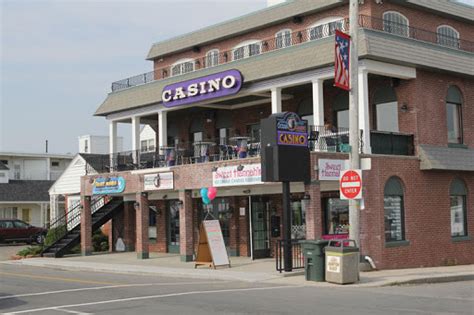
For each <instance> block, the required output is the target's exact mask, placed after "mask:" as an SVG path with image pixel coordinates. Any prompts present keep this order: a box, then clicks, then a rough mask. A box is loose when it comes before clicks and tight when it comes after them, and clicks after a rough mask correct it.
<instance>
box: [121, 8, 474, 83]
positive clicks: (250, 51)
mask: <svg viewBox="0 0 474 315" xmlns="http://www.w3.org/2000/svg"><path fill="white" fill-rule="evenodd" d="M359 25H360V27H361V28H365V29H371V30H377V31H382V32H385V33H390V34H393V35H398V36H401V37H406V38H411V39H414V40H419V41H424V42H429V43H432V44H437V45H440V46H444V47H449V48H453V49H459V50H463V51H468V52H474V42H471V41H467V40H464V39H460V38H456V37H450V36H446V35H443V34H439V33H437V32H432V31H428V30H424V29H420V28H415V27H411V26H407V25H404V24H398V23H395V22H391V21H387V20H383V19H379V18H375V17H371V16H366V15H360V16H359ZM336 29H340V30H342V31H344V32H348V30H349V20H348V19H341V20H339V21H334V22H330V23H327V24H323V25H318V26H315V27H312V28H306V29H300V30H296V31H294V32H291V33H290V32H288V33H286V34H284V35H282V36H276V37H270V38H264V39H262V40H261V41H260V42H259V43H257V44H250V45H247V46H243V47H239V48H237V49H231V50H226V51H220V52H219V53H217V54H212V55H211V54H210V55H202V56H200V57H197V58H195V59H194V62H191V63H190V64H188V63H186V65H185V66H179V65H178V67H177V68H175V69H173V67H174V66H166V67H160V68H156V69H155V70H153V71H150V72H146V73H143V74H139V75H136V76H133V77H129V78H126V79H123V80H119V81H116V82H113V83H112V91H118V90H122V89H126V88H129V87H133V86H137V85H142V84H146V83H149V82H152V81H156V80H161V79H165V78H168V77H170V76H177V75H181V74H185V73H188V72H192V71H197V70H200V69H206V68H210V67H214V66H217V65H222V64H227V63H230V62H233V61H236V60H240V59H245V58H252V57H254V56H257V55H260V54H263V53H267V52H270V51H275V50H279V49H284V48H287V47H291V46H295V45H299V44H302V43H306V42H309V41H312V40H318V39H321V38H325V37H328V36H332V35H334V33H335V30H336ZM175 66H177V65H175Z"/></svg>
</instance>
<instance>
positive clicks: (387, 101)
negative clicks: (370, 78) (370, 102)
mask: <svg viewBox="0 0 474 315" xmlns="http://www.w3.org/2000/svg"><path fill="white" fill-rule="evenodd" d="M374 103H375V123H376V129H377V130H379V131H389V132H398V131H399V129H398V103H397V96H396V94H395V90H394V89H393V88H392V87H391V86H385V87H381V88H379V89H377V91H376V92H375V95H374Z"/></svg>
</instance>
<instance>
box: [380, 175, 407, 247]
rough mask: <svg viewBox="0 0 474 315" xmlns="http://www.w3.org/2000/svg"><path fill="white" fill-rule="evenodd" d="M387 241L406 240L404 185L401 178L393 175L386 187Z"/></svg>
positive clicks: (385, 215) (384, 198) (384, 201)
mask: <svg viewBox="0 0 474 315" xmlns="http://www.w3.org/2000/svg"><path fill="white" fill-rule="evenodd" d="M383 203H384V218H385V242H393V241H403V240H405V226H404V225H405V224H404V220H405V214H404V209H403V187H402V184H401V182H400V180H399V179H398V178H396V177H391V178H390V179H389V180H388V181H387V183H386V184H385V189H384V197H383Z"/></svg>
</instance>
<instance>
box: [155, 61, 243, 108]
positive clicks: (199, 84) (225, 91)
mask: <svg viewBox="0 0 474 315" xmlns="http://www.w3.org/2000/svg"><path fill="white" fill-rule="evenodd" d="M242 83H243V79H242V75H241V74H240V72H239V71H238V70H227V71H224V72H219V73H215V74H212V75H208V76H205V77H201V78H197V79H193V80H188V81H184V82H178V83H174V84H170V85H167V86H166V87H165V88H164V89H163V92H162V94H161V99H162V101H163V105H164V106H165V107H175V106H180V105H185V104H191V103H195V102H200V101H204V100H208V99H212V98H217V97H223V96H228V95H232V94H236V93H237V92H239V91H240V88H241V87H242Z"/></svg>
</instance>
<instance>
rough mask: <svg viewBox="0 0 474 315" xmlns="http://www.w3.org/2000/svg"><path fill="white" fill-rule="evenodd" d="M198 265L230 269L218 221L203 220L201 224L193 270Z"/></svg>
mask: <svg viewBox="0 0 474 315" xmlns="http://www.w3.org/2000/svg"><path fill="white" fill-rule="evenodd" d="M199 265H207V266H209V267H213V268H214V269H216V266H229V267H230V261H229V256H227V250H226V248H225V244H224V237H223V236H222V230H221V226H220V224H219V220H204V221H202V223H201V227H200V228H199V244H198V249H197V256H196V262H195V264H194V268H196V267H197V266H199Z"/></svg>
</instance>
